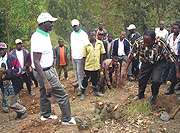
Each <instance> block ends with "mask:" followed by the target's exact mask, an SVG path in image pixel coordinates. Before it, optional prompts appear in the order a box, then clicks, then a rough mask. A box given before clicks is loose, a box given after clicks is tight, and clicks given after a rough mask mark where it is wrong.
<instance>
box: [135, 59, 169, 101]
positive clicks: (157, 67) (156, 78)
mask: <svg viewBox="0 0 180 133" xmlns="http://www.w3.org/2000/svg"><path fill="white" fill-rule="evenodd" d="M165 67H166V61H164V60H162V61H158V62H156V63H154V64H150V63H145V62H142V66H141V75H140V77H139V93H138V97H139V98H142V97H144V92H145V89H146V86H147V82H148V79H149V77H150V75H151V73H152V72H153V77H152V85H151V91H152V96H154V97H157V95H158V93H159V87H160V85H161V75H162V71H163V69H164V68H165Z"/></svg>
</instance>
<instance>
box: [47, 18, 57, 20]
mask: <svg viewBox="0 0 180 133" xmlns="http://www.w3.org/2000/svg"><path fill="white" fill-rule="evenodd" d="M56 20H57V18H51V20H49V21H56Z"/></svg>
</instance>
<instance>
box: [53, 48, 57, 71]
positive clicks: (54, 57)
mask: <svg viewBox="0 0 180 133" xmlns="http://www.w3.org/2000/svg"><path fill="white" fill-rule="evenodd" d="M52 50H53V65H52V66H53V67H54V64H55V62H56V52H55V49H54V48H53V49H52Z"/></svg>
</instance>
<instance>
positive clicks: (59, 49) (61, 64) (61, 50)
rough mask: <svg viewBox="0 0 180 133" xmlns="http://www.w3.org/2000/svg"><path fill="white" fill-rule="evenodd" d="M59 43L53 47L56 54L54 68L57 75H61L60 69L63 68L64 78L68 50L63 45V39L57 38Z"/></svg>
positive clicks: (65, 75) (66, 76)
mask: <svg viewBox="0 0 180 133" xmlns="http://www.w3.org/2000/svg"><path fill="white" fill-rule="evenodd" d="M58 43H59V45H58V46H56V47H55V48H54V52H55V55H56V69H57V73H58V76H59V80H60V76H61V71H62V69H63V70H64V78H65V79H68V72H67V66H68V58H67V52H68V46H66V45H64V41H63V39H59V40H58Z"/></svg>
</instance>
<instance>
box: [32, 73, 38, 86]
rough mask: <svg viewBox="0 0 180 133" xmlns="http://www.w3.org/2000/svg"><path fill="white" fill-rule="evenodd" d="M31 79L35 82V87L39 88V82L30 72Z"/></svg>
mask: <svg viewBox="0 0 180 133" xmlns="http://www.w3.org/2000/svg"><path fill="white" fill-rule="evenodd" d="M30 77H31V79H32V80H33V81H34V84H35V86H36V87H38V82H37V80H36V78H35V77H34V74H33V71H31V72H30Z"/></svg>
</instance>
